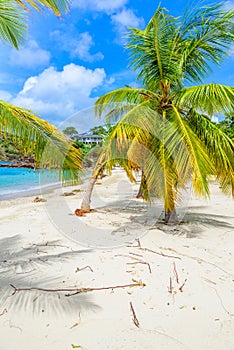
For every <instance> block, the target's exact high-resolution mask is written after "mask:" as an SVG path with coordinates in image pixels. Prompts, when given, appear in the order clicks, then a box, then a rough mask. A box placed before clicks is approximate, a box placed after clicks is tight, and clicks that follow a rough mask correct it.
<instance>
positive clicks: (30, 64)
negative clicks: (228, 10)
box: [0, 0, 234, 131]
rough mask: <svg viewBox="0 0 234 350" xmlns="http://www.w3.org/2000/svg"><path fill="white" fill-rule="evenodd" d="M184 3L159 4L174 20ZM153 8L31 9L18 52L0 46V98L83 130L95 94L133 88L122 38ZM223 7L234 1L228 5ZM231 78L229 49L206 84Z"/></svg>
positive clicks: (101, 0) (86, 2)
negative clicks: (60, 11)
mask: <svg viewBox="0 0 234 350" xmlns="http://www.w3.org/2000/svg"><path fill="white" fill-rule="evenodd" d="M202 3H203V4H204V3H210V1H203V2H202ZM189 4H191V1H185V0H177V1H174V0H170V1H166V0H163V1H161V6H163V7H167V8H168V9H169V11H170V13H171V14H172V15H175V16H178V15H181V14H182V12H183V9H184V7H185V6H187V5H189ZM157 6H158V1H152V0H73V2H72V5H71V9H70V11H69V13H68V14H66V15H64V16H63V17H62V18H56V17H55V16H54V15H53V14H52V13H50V12H49V11H45V12H44V13H43V14H42V15H41V14H38V13H36V12H34V11H33V12H32V14H31V16H30V18H29V34H28V38H27V40H26V42H25V44H24V46H22V47H21V48H20V50H18V51H16V50H14V49H12V48H11V47H9V46H7V45H6V44H4V43H0V62H1V70H0V99H4V100H7V101H9V102H10V103H13V104H15V105H18V106H22V107H27V108H30V109H32V110H34V111H36V112H38V113H39V115H40V116H41V117H42V118H43V119H46V120H48V121H50V122H52V123H53V124H55V125H58V126H59V125H60V126H61V123H63V124H62V126H61V127H62V128H63V126H66V125H75V126H76V127H77V128H78V129H79V131H84V130H88V129H89V127H91V126H93V123H94V122H93V119H92V114H93V110H92V106H93V104H94V102H95V100H96V98H97V97H98V96H100V95H101V94H103V93H105V92H107V91H110V90H113V89H115V88H118V87H121V86H124V85H126V84H128V85H134V84H135V75H134V73H133V72H131V70H129V69H128V66H127V65H128V53H127V51H126V49H125V48H124V44H125V39H124V35H125V33H126V28H127V27H129V26H130V27H139V28H143V27H144V25H145V24H146V23H147V22H148V20H149V19H150V17H151V16H152V15H153V13H154V11H155V9H156V8H157ZM228 6H234V3H232V2H231V1H229V2H228ZM233 79H234V50H233V53H232V51H231V52H230V57H229V58H227V59H226V61H225V62H224V63H223V65H222V66H221V67H218V68H217V67H216V68H215V71H214V72H213V73H212V74H211V75H210V76H209V77H208V78H207V79H206V82H217V83H222V84H227V85H234V84H233ZM87 110H88V111H89V112H87ZM84 111H86V112H84ZM72 116H75V117H73V118H71V117H72ZM77 119H78V120H79V122H75V120H77ZM80 121H81V122H80Z"/></svg>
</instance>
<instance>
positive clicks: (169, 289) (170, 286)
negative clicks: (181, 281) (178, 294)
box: [168, 277, 173, 294]
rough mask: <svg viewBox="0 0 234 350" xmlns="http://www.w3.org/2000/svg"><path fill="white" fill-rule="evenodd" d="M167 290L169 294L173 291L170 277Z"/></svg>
mask: <svg viewBox="0 0 234 350" xmlns="http://www.w3.org/2000/svg"><path fill="white" fill-rule="evenodd" d="M168 292H169V293H170V294H172V292H173V285H172V278H171V277H170V284H169V288H168Z"/></svg>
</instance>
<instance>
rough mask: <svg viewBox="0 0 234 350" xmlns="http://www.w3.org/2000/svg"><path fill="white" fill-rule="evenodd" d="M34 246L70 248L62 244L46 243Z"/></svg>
mask: <svg viewBox="0 0 234 350" xmlns="http://www.w3.org/2000/svg"><path fill="white" fill-rule="evenodd" d="M32 246H36V247H62V248H70V247H69V246H67V245H62V244H51V243H49V242H46V243H38V244H36V243H34V244H33V245H32Z"/></svg>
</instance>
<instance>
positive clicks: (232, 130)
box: [217, 112, 234, 140]
mask: <svg viewBox="0 0 234 350" xmlns="http://www.w3.org/2000/svg"><path fill="white" fill-rule="evenodd" d="M217 125H218V127H219V128H220V129H221V130H222V131H223V132H225V134H227V135H228V137H230V138H231V139H232V140H234V112H230V113H229V114H226V115H225V119H224V120H222V121H220V122H219V123H218V124H217Z"/></svg>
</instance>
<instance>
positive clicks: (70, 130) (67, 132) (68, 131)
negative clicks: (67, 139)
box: [63, 126, 78, 136]
mask: <svg viewBox="0 0 234 350" xmlns="http://www.w3.org/2000/svg"><path fill="white" fill-rule="evenodd" d="M63 132H64V134H65V135H68V136H69V135H71V134H78V131H77V130H76V128H75V127H74V126H68V127H67V128H66V129H64V130H63Z"/></svg>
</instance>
